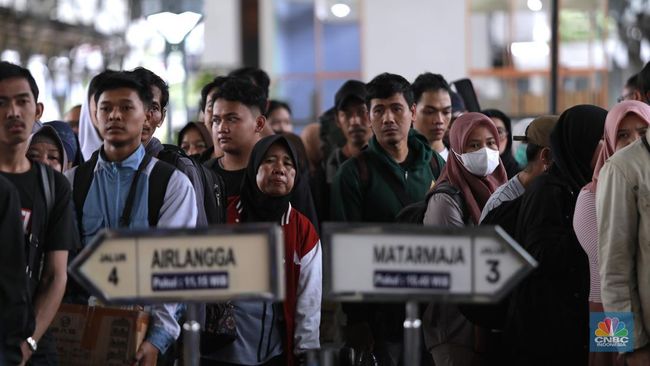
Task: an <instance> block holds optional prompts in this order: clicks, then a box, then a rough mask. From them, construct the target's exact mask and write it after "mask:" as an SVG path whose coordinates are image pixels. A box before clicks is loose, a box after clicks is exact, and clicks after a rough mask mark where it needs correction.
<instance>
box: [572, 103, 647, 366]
mask: <svg viewBox="0 0 650 366" xmlns="http://www.w3.org/2000/svg"><path fill="white" fill-rule="evenodd" d="M649 125H650V106H648V105H646V104H645V103H642V102H638V101H625V102H622V103H619V104H617V105H615V106H614V108H612V109H611V110H610V111H609V113H607V118H606V119H605V133H604V143H603V146H602V149H601V150H600V154H599V155H598V160H597V162H596V166H595V169H594V174H593V178H592V180H591V182H590V183H589V184H587V185H586V186H585V187H584V188H583V189H582V190H581V191H580V194H579V195H578V200H577V201H576V208H575V213H574V215H573V229H574V230H575V233H576V236H577V237H578V241H579V242H580V245H581V246H582V249H584V251H585V253H587V256H588V257H589V272H590V274H591V276H590V280H591V281H590V291H589V311H592V312H602V311H604V310H603V304H602V300H601V298H600V272H599V264H598V222H597V220H596V187H597V184H598V174H600V169H601V168H602V167H603V164H605V161H607V159H609V157H610V156H612V155H614V153H616V152H617V151H618V150H620V149H622V148H624V147H626V146H627V145H629V144H631V143H632V142H634V141H636V140H638V139H639V138H641V136H643V135H644V134H645V131H646V130H647V129H648V126H649ZM616 356H617V354H616V353H603V352H592V353H590V354H589V365H591V366H595V365H598V366H604V365H616V364H617V363H616ZM618 364H622V360H620V361H619V363H618Z"/></svg>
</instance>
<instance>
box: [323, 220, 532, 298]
mask: <svg viewBox="0 0 650 366" xmlns="http://www.w3.org/2000/svg"><path fill="white" fill-rule="evenodd" d="M324 230H325V235H324V237H325V239H326V240H325V246H324V247H325V249H326V250H325V255H326V256H325V270H326V281H325V282H326V283H327V285H328V286H329V289H326V290H328V291H326V292H327V293H328V294H329V296H330V297H333V298H339V299H342V300H363V301H367V300H368V299H373V298H375V299H377V300H378V301H384V300H400V301H404V300H409V299H425V300H431V299H432V297H436V296H439V297H444V298H447V299H448V300H458V301H474V302H491V301H498V300H499V299H500V298H501V297H502V296H503V295H505V294H506V293H507V291H508V290H509V289H510V288H511V287H512V286H514V285H515V284H516V283H517V282H518V281H519V280H520V279H521V278H523V277H524V275H525V274H526V273H528V272H529V271H530V270H532V269H533V268H534V267H535V266H536V262H535V260H534V259H533V258H532V257H531V256H530V255H528V253H526V252H525V251H524V250H523V249H521V247H519V245H518V244H517V243H516V242H515V241H514V240H513V239H512V238H510V237H509V236H508V235H507V234H506V233H505V232H504V231H503V230H502V229H501V228H494V227H478V228H465V229H458V230H450V229H440V228H432V227H423V226H416V225H387V224H384V225H381V226H377V225H376V224H373V226H369V225H366V226H360V225H340V224H326V225H325V227H324Z"/></svg>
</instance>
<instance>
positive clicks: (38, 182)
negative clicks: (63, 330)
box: [0, 62, 79, 365]
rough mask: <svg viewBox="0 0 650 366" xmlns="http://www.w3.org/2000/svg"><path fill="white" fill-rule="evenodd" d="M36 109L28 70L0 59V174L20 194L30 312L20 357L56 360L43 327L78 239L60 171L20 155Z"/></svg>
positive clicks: (60, 292) (36, 362) (61, 288)
mask: <svg viewBox="0 0 650 366" xmlns="http://www.w3.org/2000/svg"><path fill="white" fill-rule="evenodd" d="M42 113H43V105H42V104H41V103H38V87H37V86H36V82H35V81H34V78H33V77H32V75H31V73H30V72H29V70H27V69H25V68H23V67H20V66H18V65H14V64H11V63H8V62H0V175H2V176H3V177H4V178H6V179H7V180H9V181H10V182H11V183H12V184H13V185H14V186H15V188H16V189H17V190H18V193H19V196H20V206H21V213H22V229H23V231H24V234H25V238H26V239H25V244H26V249H25V250H26V252H25V253H26V258H27V269H26V273H27V275H28V277H29V284H28V289H29V294H30V296H31V298H32V305H33V307H34V314H35V317H36V324H35V329H34V331H33V333H32V334H30V336H29V337H27V338H25V339H24V340H23V341H22V344H21V350H22V353H23V361H27V360H29V359H30V358H31V363H32V364H34V365H41V364H50V363H49V362H51V361H52V360H54V362H56V345H55V344H54V342H53V340H52V339H51V337H50V336H49V335H48V333H47V332H46V331H47V329H48V327H49V325H50V323H51V322H52V319H53V318H54V315H55V314H56V312H57V310H58V308H59V305H60V304H61V299H62V298H63V294H64V291H65V286H66V281H67V264H68V251H69V250H72V249H75V248H77V247H78V245H79V237H78V235H77V233H76V230H75V226H74V213H73V211H72V200H71V191H70V185H69V184H68V182H67V181H66V179H65V177H64V176H63V175H62V174H61V173H58V172H55V171H53V170H52V169H51V168H49V167H47V166H45V165H41V164H39V163H36V162H32V161H30V160H29V159H27V157H26V156H25V154H26V152H27V148H28V145H29V137H30V134H31V131H32V127H33V126H34V123H35V122H36V121H37V120H38V119H39V118H40V117H41V115H42ZM3 209H4V208H3ZM2 239H3V241H4V240H5V239H6V237H4V236H3V237H2ZM16 260H19V258H16ZM23 270H24V269H23Z"/></svg>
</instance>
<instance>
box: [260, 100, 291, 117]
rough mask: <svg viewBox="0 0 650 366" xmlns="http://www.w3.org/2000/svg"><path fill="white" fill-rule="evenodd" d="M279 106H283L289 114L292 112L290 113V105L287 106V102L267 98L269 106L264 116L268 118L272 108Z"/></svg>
mask: <svg viewBox="0 0 650 366" xmlns="http://www.w3.org/2000/svg"><path fill="white" fill-rule="evenodd" d="M280 108H284V109H286V110H287V112H289V114H293V113H291V107H289V104H288V103H286V102H283V101H281V100H275V99H271V100H269V107H268V108H267V110H266V114H265V116H266V117H267V118H268V117H269V116H270V115H271V113H273V111H274V110H276V109H280Z"/></svg>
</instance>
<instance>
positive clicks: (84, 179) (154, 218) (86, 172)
mask: <svg viewBox="0 0 650 366" xmlns="http://www.w3.org/2000/svg"><path fill="white" fill-rule="evenodd" d="M98 155H99V150H97V151H95V152H94V153H93V155H92V156H91V157H90V159H89V160H88V161H86V162H84V163H83V164H81V165H79V166H78V167H77V169H76V170H75V172H74V182H73V189H72V199H73V201H74V207H75V210H76V212H77V224H78V225H79V229H80V230H79V234H81V233H82V231H81V228H82V226H81V225H82V218H83V207H84V203H85V202H86V196H87V195H88V190H90V185H91V184H92V181H93V176H94V173H95V166H96V165H97V157H98ZM147 157H148V155H145V159H147ZM150 159H151V158H150V157H149V160H150ZM174 170H176V168H174V167H173V166H171V165H169V164H167V163H165V162H162V161H160V160H159V161H157V162H156V165H154V167H153V169H152V170H151V176H150V177H149V197H148V198H147V203H148V212H149V216H148V219H149V226H152V227H155V226H158V217H159V216H160V208H161V207H162V204H163V201H164V199H165V193H166V192H167V184H168V183H169V179H170V178H171V176H172V174H173V173H174ZM127 200H128V199H127Z"/></svg>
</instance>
